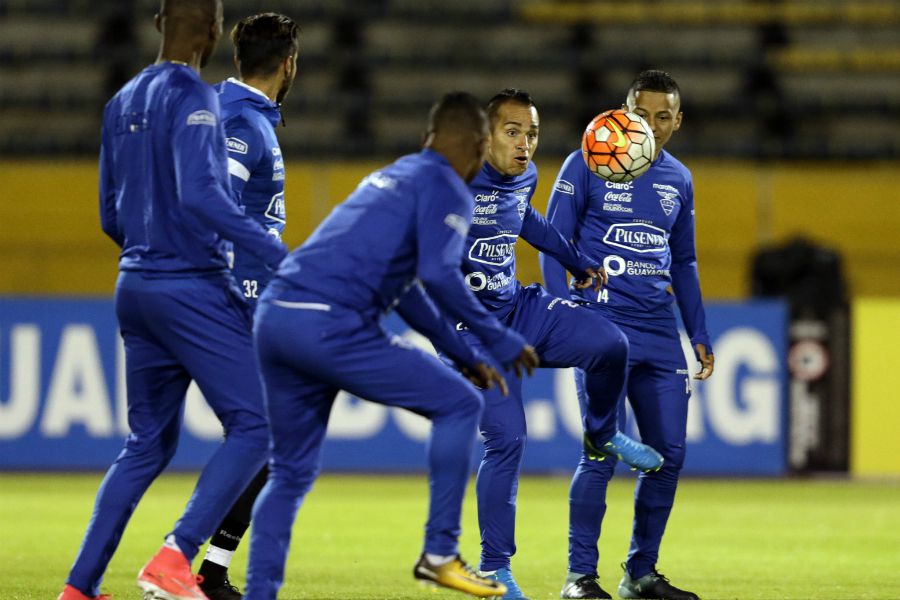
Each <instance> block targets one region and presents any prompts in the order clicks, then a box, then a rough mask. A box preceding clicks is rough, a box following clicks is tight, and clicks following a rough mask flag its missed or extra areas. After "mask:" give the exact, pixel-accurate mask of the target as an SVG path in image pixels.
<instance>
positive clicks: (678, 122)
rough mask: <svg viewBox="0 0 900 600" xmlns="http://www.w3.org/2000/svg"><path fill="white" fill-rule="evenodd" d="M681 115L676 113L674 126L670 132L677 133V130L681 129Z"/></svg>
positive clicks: (679, 112)
mask: <svg viewBox="0 0 900 600" xmlns="http://www.w3.org/2000/svg"><path fill="white" fill-rule="evenodd" d="M682 114H683V113H682V112H681V111H678V114H677V115H675V126H674V127H672V131H678V130H679V129H681V115H682Z"/></svg>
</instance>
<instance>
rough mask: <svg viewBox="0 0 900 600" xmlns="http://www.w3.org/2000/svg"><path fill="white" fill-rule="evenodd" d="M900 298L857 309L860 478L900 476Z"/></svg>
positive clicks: (855, 429) (854, 422) (854, 421)
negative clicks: (898, 379)
mask: <svg viewBox="0 0 900 600" xmlns="http://www.w3.org/2000/svg"><path fill="white" fill-rule="evenodd" d="M897 340H900V300H896V299H872V298H866V299H860V300H857V301H856V302H855V303H854V305H853V342H852V344H853V352H852V360H853V370H852V373H853V391H852V394H851V397H852V398H853V403H852V407H851V408H852V410H851V417H850V419H851V421H850V431H851V433H850V468H851V472H852V473H853V474H854V475H868V476H871V475H900V388H898V384H897V374H898V371H900V344H898V342H897Z"/></svg>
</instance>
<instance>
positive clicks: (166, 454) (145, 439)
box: [116, 433, 178, 476]
mask: <svg viewBox="0 0 900 600" xmlns="http://www.w3.org/2000/svg"><path fill="white" fill-rule="evenodd" d="M176 450H178V437H177V436H174V435H173V436H166V435H161V436H155V437H151V436H144V435H141V436H139V435H136V434H134V433H132V434H131V435H129V436H128V438H127V439H126V440H125V450H124V451H123V452H122V454H120V455H119V458H118V459H116V462H120V461H123V460H129V459H130V460H136V461H139V462H140V463H141V464H143V465H146V466H147V467H148V468H149V469H151V470H152V471H153V472H154V474H155V475H159V474H160V473H162V471H163V469H165V468H166V466H167V465H168V464H169V462H170V461H171V460H172V457H174V456H175V451H176ZM155 475H154V476H155Z"/></svg>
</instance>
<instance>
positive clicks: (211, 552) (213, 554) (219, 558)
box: [203, 544, 234, 569]
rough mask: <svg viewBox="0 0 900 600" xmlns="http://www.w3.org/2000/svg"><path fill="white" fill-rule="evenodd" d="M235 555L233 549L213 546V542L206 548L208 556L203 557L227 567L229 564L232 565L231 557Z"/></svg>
mask: <svg viewBox="0 0 900 600" xmlns="http://www.w3.org/2000/svg"><path fill="white" fill-rule="evenodd" d="M233 557H234V551H233V550H225V549H223V548H219V547H218V546H213V545H212V544H210V545H209V547H208V548H207V549H206V556H204V557H203V560H208V561H209V562H211V563H215V564H217V565H219V566H221V567H225V568H226V569H227V568H228V567H229V565H231V559H232V558H233Z"/></svg>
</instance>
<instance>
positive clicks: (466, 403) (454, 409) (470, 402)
mask: <svg viewBox="0 0 900 600" xmlns="http://www.w3.org/2000/svg"><path fill="white" fill-rule="evenodd" d="M454 383H456V384H458V385H450V386H447V388H446V389H445V390H444V392H445V397H446V400H445V401H442V402H440V403H439V405H438V410H437V411H435V413H434V414H433V415H432V416H431V418H432V419H436V418H441V417H448V416H451V415H452V416H453V417H460V416H464V417H466V418H474V419H475V420H476V421H477V420H478V418H479V417H480V416H481V411H482V410H484V398H483V396H482V393H481V391H479V390H478V389H476V388H475V386H473V385H472V384H471V383H469V382H468V381H465V380H463V379H462V378H460V379H459V381H458V382H454Z"/></svg>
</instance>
